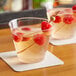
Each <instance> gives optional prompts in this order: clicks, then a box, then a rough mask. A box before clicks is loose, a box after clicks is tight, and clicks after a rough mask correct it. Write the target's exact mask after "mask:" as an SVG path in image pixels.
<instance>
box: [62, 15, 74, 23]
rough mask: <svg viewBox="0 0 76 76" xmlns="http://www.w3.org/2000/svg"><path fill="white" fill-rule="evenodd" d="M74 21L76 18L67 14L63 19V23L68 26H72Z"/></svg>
mask: <svg viewBox="0 0 76 76" xmlns="http://www.w3.org/2000/svg"><path fill="white" fill-rule="evenodd" d="M73 20H74V18H73V16H72V15H70V14H66V15H65V16H64V18H63V22H64V23H66V24H71V23H72V21H73Z"/></svg>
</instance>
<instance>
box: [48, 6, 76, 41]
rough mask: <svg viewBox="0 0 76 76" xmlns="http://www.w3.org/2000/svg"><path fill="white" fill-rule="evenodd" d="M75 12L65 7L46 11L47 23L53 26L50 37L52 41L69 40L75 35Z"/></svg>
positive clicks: (71, 8)
mask: <svg viewBox="0 0 76 76" xmlns="http://www.w3.org/2000/svg"><path fill="white" fill-rule="evenodd" d="M75 11H76V10H73V7H68V8H67V5H64V6H63V5H61V6H58V7H56V8H53V9H51V10H49V11H47V16H48V20H49V22H50V23H51V24H52V26H53V30H52V32H51V33H52V34H51V37H52V38H53V39H62V40H63V39H70V38H72V37H74V36H75V33H76V30H75V29H76V12H75Z"/></svg>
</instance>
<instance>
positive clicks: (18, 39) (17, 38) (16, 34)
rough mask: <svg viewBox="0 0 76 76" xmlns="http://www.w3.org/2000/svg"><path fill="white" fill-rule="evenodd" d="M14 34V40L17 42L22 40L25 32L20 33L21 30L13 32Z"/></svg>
mask: <svg viewBox="0 0 76 76" xmlns="http://www.w3.org/2000/svg"><path fill="white" fill-rule="evenodd" d="M12 35H13V39H14V41H16V42H20V41H21V40H22V35H23V33H19V32H17V33H15V34H12Z"/></svg>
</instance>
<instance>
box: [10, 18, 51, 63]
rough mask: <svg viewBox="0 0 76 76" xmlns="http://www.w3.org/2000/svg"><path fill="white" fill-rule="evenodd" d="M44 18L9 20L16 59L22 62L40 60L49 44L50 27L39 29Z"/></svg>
mask: <svg viewBox="0 0 76 76" xmlns="http://www.w3.org/2000/svg"><path fill="white" fill-rule="evenodd" d="M43 21H47V19H44V18H36V17H24V18H18V19H14V20H11V21H10V22H9V26H10V29H11V31H12V36H13V41H14V45H15V49H16V52H17V56H18V59H19V60H20V61H21V62H23V63H35V62H39V61H42V60H43V59H44V57H45V53H46V51H47V48H48V44H49V36H50V29H48V30H49V31H46V32H45V30H43V31H42V29H41V23H42V22H43Z"/></svg>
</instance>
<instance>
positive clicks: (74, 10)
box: [72, 5, 76, 13]
mask: <svg viewBox="0 0 76 76" xmlns="http://www.w3.org/2000/svg"><path fill="white" fill-rule="evenodd" d="M72 10H73V12H74V13H76V5H74V6H73V7H72Z"/></svg>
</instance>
